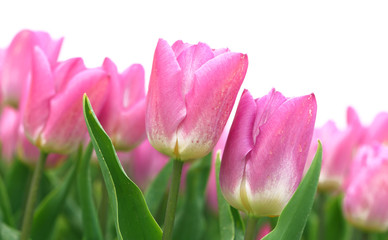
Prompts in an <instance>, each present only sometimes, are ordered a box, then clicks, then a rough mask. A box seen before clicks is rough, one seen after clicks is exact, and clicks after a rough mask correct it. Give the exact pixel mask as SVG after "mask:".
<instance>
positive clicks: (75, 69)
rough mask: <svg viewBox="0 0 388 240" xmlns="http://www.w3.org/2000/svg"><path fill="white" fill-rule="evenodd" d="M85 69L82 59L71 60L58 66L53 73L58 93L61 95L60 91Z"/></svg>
mask: <svg viewBox="0 0 388 240" xmlns="http://www.w3.org/2000/svg"><path fill="white" fill-rule="evenodd" d="M85 69H86V67H85V64H84V61H83V60H82V58H71V59H69V60H67V61H64V62H62V63H60V64H58V66H57V67H56V68H55V70H54V73H53V74H54V79H55V89H56V92H57V93H59V91H60V90H62V89H64V88H65V86H66V85H67V83H68V82H69V81H70V79H72V78H73V77H74V76H75V75H76V74H77V73H79V72H81V71H83V70H85Z"/></svg>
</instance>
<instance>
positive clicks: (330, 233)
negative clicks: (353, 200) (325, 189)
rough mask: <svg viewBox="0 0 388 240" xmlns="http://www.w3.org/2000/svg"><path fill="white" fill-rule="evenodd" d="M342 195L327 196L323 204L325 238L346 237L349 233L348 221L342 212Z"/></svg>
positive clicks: (339, 239)
mask: <svg viewBox="0 0 388 240" xmlns="http://www.w3.org/2000/svg"><path fill="white" fill-rule="evenodd" d="M342 198H343V196H341V195H339V196H335V197H330V198H328V200H327V202H326V204H325V211H324V213H325V218H324V220H325V229H324V230H325V239H338V240H341V239H346V238H347V236H348V235H350V226H349V223H348V222H347V221H346V220H345V218H344V216H343V214H342V206H341V203H342Z"/></svg>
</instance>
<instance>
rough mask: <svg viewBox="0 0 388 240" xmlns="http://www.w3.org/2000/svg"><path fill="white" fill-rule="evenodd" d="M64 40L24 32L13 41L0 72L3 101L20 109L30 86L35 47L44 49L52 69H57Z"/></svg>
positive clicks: (44, 34) (41, 33)
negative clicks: (26, 89) (20, 104)
mask: <svg viewBox="0 0 388 240" xmlns="http://www.w3.org/2000/svg"><path fill="white" fill-rule="evenodd" d="M62 41H63V38H61V39H59V40H53V39H52V38H51V37H50V35H49V34H48V33H45V32H34V31H30V30H23V31H21V32H19V33H18V34H17V35H16V36H15V37H14V39H13V40H12V42H11V44H10V45H9V47H8V48H7V49H6V51H5V53H4V59H3V64H2V67H1V70H0V83H1V92H2V97H3V101H4V102H5V103H7V104H10V105H12V106H15V107H18V106H19V103H20V101H21V100H22V99H21V98H22V96H23V94H24V91H25V87H27V86H28V81H29V75H30V73H31V67H32V63H31V61H32V55H33V52H34V47H35V46H38V47H39V48H41V49H42V51H43V53H44V55H45V56H46V57H47V61H48V63H49V65H50V67H55V66H56V64H57V58H58V55H59V51H60V48H61V45H62Z"/></svg>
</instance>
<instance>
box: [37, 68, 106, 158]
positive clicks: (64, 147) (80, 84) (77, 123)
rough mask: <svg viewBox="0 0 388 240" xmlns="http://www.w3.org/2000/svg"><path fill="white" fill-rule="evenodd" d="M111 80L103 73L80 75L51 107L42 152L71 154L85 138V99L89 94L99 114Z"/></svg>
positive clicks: (98, 71)
mask: <svg viewBox="0 0 388 240" xmlns="http://www.w3.org/2000/svg"><path fill="white" fill-rule="evenodd" d="M108 84H109V77H108V76H107V74H106V73H105V72H104V71H102V70H100V69H90V70H85V71H83V72H81V73H79V74H77V75H76V76H75V77H74V78H73V79H72V80H71V81H70V82H69V84H68V85H67V86H66V89H64V90H63V91H62V92H61V93H60V94H57V95H56V96H55V97H54V98H53V99H52V100H51V104H50V108H51V113H50V117H49V118H48V120H47V124H46V126H45V128H44V130H43V132H42V136H41V148H42V149H43V150H45V151H48V152H57V153H69V152H72V151H73V150H75V149H76V148H77V147H78V145H79V144H80V142H81V141H82V140H83V139H84V138H85V134H86V126H85V123H84V118H83V115H82V112H83V109H82V98H83V94H84V93H86V94H87V95H88V96H89V99H90V100H91V102H92V104H93V106H94V110H95V111H96V113H98V112H99V111H100V110H101V107H102V105H103V103H104V102H105V99H106V95H107V94H106V93H107V87H108Z"/></svg>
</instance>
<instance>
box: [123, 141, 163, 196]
mask: <svg viewBox="0 0 388 240" xmlns="http://www.w3.org/2000/svg"><path fill="white" fill-rule="evenodd" d="M120 160H121V162H122V164H123V166H125V167H124V169H125V170H126V171H127V173H128V174H129V176H131V178H132V180H133V181H134V182H135V183H136V184H137V185H138V186H139V187H140V188H141V189H142V190H145V189H146V188H147V187H148V185H149V184H150V183H151V181H152V180H153V179H154V177H156V175H157V174H158V173H159V171H160V170H161V169H162V168H163V167H164V165H165V164H166V163H167V162H168V157H167V156H165V155H163V154H161V153H160V152H158V151H156V150H155V149H154V148H153V147H152V146H151V144H150V143H149V142H148V140H145V141H143V143H142V144H140V145H139V146H138V147H136V148H135V149H133V150H132V151H130V152H129V153H120Z"/></svg>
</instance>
